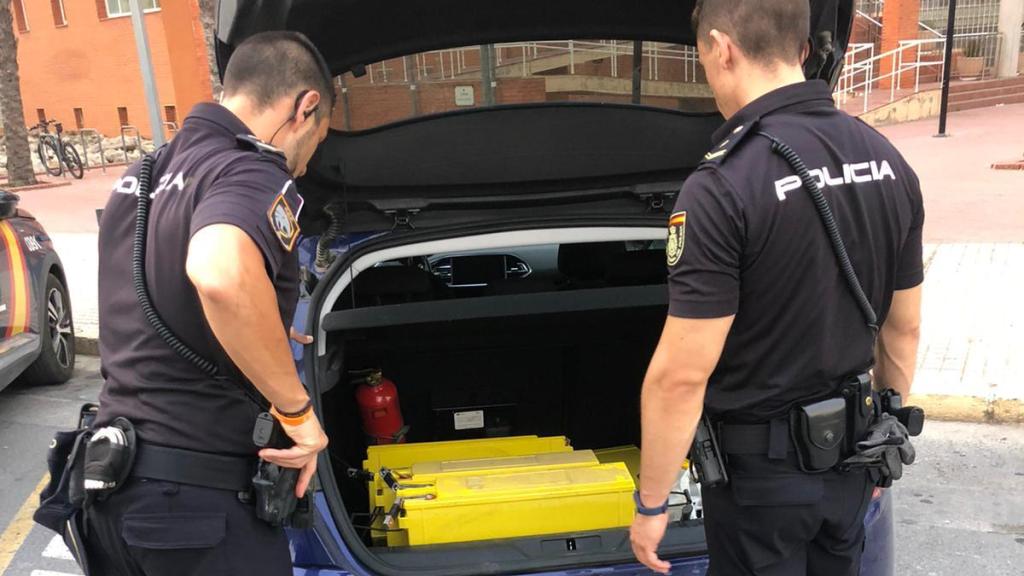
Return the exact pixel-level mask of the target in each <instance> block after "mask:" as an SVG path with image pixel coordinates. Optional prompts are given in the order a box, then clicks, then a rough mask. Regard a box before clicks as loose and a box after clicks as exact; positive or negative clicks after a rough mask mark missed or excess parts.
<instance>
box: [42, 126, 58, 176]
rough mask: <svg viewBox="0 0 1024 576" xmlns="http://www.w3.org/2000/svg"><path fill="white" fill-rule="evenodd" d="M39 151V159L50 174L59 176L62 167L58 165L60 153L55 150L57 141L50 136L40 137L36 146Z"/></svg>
mask: <svg viewBox="0 0 1024 576" xmlns="http://www.w3.org/2000/svg"><path fill="white" fill-rule="evenodd" d="M36 152H38V153H39V161H40V162H41V163H42V164H43V168H45V169H46V171H47V172H48V173H49V174H50V176H60V174H61V172H62V171H63V168H62V167H61V165H60V153H59V152H58V151H57V143H56V142H54V141H53V139H52V138H47V137H45V136H44V137H42V138H40V139H39V145H38V146H37V147H36Z"/></svg>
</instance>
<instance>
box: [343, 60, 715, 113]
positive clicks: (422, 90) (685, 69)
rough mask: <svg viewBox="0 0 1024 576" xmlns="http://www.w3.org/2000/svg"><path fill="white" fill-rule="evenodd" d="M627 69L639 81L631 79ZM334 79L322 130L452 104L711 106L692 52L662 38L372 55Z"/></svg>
mask: <svg viewBox="0 0 1024 576" xmlns="http://www.w3.org/2000/svg"><path fill="white" fill-rule="evenodd" d="M638 44H639V46H638ZM637 48H639V50H638V49H637ZM487 62H490V63H491V64H490V65H489V66H488V65H486V63H487ZM481 63H484V65H481ZM634 67H638V74H637V75H638V76H639V78H638V80H639V82H634ZM336 82H337V88H338V92H339V98H338V105H337V107H336V108H335V111H334V116H333V117H332V119H331V127H332V128H334V129H335V130H345V131H357V130H366V129H370V128H375V127H377V126H382V125H386V124H390V123H394V122H398V121H401V120H407V119H410V118H416V117H419V116H426V115H431V114H439V113H444V112H450V111H454V110H466V109H472V108H480V107H487V106H504V105H514V104H532V103H539V102H598V103H614V104H639V105H643V106H653V107H659V108H668V109H672V110H680V111H684V112H710V111H714V110H715V104H714V100H713V98H712V95H711V91H710V89H709V88H708V86H707V81H706V78H705V76H704V70H703V68H702V67H701V65H700V62H699V61H698V59H697V49H696V48H694V47H692V46H685V45H681V44H669V43H664V42H639V43H637V42H634V41H632V40H563V41H545V42H520V43H506V44H490V45H484V46H467V47H462V48H453V49H448V50H435V51H431V52H423V53H419V54H414V55H411V56H405V57H401V58H393V59H390V60H386V61H384V62H378V63H376V64H373V65H371V66H367V67H366V69H365V74H362V75H360V76H358V77H357V76H355V75H354V74H352V73H351V72H349V73H346V74H345V75H343V76H339V77H338V78H337V79H336Z"/></svg>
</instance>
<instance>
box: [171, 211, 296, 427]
mask: <svg viewBox="0 0 1024 576" xmlns="http://www.w3.org/2000/svg"><path fill="white" fill-rule="evenodd" d="M186 269H187V271H188V275H189V278H190V279H191V280H192V284H193V285H195V287H196V291H197V293H198V294H199V300H200V302H202V305H203V313H204V314H205V316H206V320H207V322H209V324H210V328H211V329H212V330H213V333H214V335H215V336H216V337H217V340H218V341H219V342H220V344H221V346H223V347H224V350H225V351H226V352H227V353H228V356H230V357H231V360H232V361H233V362H234V363H235V365H237V366H238V368H239V369H240V370H241V371H242V373H244V374H245V375H246V377H248V378H249V380H250V381H251V382H252V383H253V385H254V386H256V388H257V389H258V390H259V391H260V392H261V393H262V394H263V395H264V396H265V397H266V398H267V400H269V401H270V402H271V403H272V404H273V405H275V406H277V407H278V408H279V409H280V410H283V411H285V412H292V411H296V410H299V409H301V408H302V406H303V405H305V403H306V402H307V400H308V395H307V393H306V390H305V389H304V388H303V386H302V383H301V382H299V379H298V376H297V374H296V373H295V363H294V361H293V360H292V355H291V349H290V347H289V345H288V336H287V331H286V330H285V328H284V326H283V325H282V323H281V318H280V314H279V312H278V306H277V296H276V294H275V292H274V287H273V285H272V284H271V282H270V278H268V277H267V273H266V270H265V269H264V264H263V256H262V255H261V253H260V252H259V248H257V247H256V245H255V244H254V243H253V241H252V240H251V239H250V238H249V237H248V236H247V235H246V234H245V232H243V231H242V230H240V229H238V228H235V227H233V226H228V225H214V226H208V227H206V228H204V229H202V230H200V231H199V232H197V233H196V234H195V236H193V239H192V242H191V243H190V245H189V256H188V262H187V265H186Z"/></svg>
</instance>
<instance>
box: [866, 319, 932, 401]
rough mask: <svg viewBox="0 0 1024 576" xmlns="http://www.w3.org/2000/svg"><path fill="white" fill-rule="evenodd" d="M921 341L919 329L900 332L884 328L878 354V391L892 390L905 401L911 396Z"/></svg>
mask: <svg viewBox="0 0 1024 576" xmlns="http://www.w3.org/2000/svg"><path fill="white" fill-rule="evenodd" d="M920 338H921V333H920V330H918V329H910V330H899V329H897V328H894V327H890V326H882V329H881V331H879V334H878V347H877V349H876V351H875V387H876V388H878V389H885V388H892V389H893V390H895V391H897V392H899V393H900V395H901V396H903V398H904V399H906V398H909V397H910V386H911V384H912V383H913V381H914V370H915V368H916V364H917V347H918V342H919V341H920Z"/></svg>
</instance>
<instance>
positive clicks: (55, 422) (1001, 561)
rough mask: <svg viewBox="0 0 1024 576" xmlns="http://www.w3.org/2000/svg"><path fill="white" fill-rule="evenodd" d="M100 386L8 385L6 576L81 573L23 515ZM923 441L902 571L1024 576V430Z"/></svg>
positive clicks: (95, 374)
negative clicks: (57, 442)
mask: <svg viewBox="0 0 1024 576" xmlns="http://www.w3.org/2000/svg"><path fill="white" fill-rule="evenodd" d="M99 387H100V379H99V362H98V361H97V360H96V359H95V358H91V357H79V362H78V368H77V370H76V372H75V377H74V379H72V381H71V382H69V383H68V384H65V385H63V386H56V387H51V388H21V387H14V388H8V389H7V390H4V391H3V392H0V576H68V575H71V574H78V571H77V569H76V568H75V566H74V563H73V562H72V561H71V560H70V559H69V556H67V553H66V551H65V549H64V548H63V547H62V546H61V545H60V544H59V543H55V542H54V541H53V535H52V534H51V533H50V532H48V531H47V530H45V529H44V528H40V527H33V526H32V525H31V522H26V521H25V518H26V515H27V514H28V513H30V512H31V509H32V504H34V502H35V498H34V496H33V491H34V490H36V488H37V486H38V485H39V482H40V480H41V479H42V477H43V475H44V473H45V463H44V457H45V452H46V448H47V446H48V444H49V441H50V438H51V437H52V435H53V432H54V431H56V430H58V429H62V428H67V427H68V426H69V425H71V424H73V423H74V420H75V418H76V415H77V413H78V408H79V405H80V404H81V403H82V402H86V401H90V400H94V399H95V398H96V395H97V393H98V392H99ZM915 446H916V447H917V451H918V461H917V463H916V464H915V465H914V466H912V467H908V468H906V469H905V476H904V478H903V479H902V480H901V481H900V482H899V484H898V485H897V488H896V490H895V498H896V523H897V528H896V530H897V551H898V559H897V569H896V574H898V575H899V576H947V575H949V576H953V575H957V576H959V575H961V574H963V573H964V572H966V571H970V572H971V573H974V574H985V575H986V576H1021V575H1024V427H1021V426H998V425H982V424H959V423H950V422H929V423H928V424H927V425H926V428H925V433H924V434H923V435H922V436H921V437H920V438H918V439H916V440H915ZM29 500H30V503H29V504H27V505H26V501H29ZM23 529H27V530H28V534H27V536H26V535H24V534H22V530H23ZM11 546H13V548H12V549H10V550H6V549H5V547H11ZM5 554H6V556H5ZM5 563H6V564H7V566H6V570H5V569H4V568H5V566H4V565H5Z"/></svg>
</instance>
